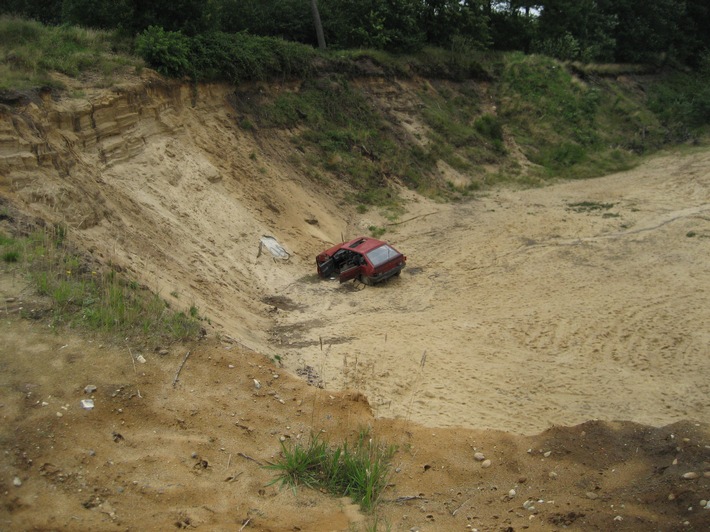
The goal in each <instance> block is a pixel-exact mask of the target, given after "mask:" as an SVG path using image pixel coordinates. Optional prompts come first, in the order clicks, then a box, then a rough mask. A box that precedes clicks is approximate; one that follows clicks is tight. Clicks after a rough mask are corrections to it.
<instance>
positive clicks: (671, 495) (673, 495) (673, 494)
mask: <svg viewBox="0 0 710 532" xmlns="http://www.w3.org/2000/svg"><path fill="white" fill-rule="evenodd" d="M668 500H669V501H674V500H675V493H669V494H668Z"/></svg>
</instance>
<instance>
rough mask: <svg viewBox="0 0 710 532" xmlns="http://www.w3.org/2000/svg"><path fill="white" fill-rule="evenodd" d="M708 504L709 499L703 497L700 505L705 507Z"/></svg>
mask: <svg viewBox="0 0 710 532" xmlns="http://www.w3.org/2000/svg"><path fill="white" fill-rule="evenodd" d="M707 505H708V501H706V500H705V499H703V500H702V501H700V506H702V507H705V506H707Z"/></svg>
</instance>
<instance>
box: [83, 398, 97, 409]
mask: <svg viewBox="0 0 710 532" xmlns="http://www.w3.org/2000/svg"><path fill="white" fill-rule="evenodd" d="M81 408H83V409H84V410H91V409H92V408H94V400H93V399H82V400H81Z"/></svg>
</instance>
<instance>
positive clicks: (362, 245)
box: [341, 236, 387, 253]
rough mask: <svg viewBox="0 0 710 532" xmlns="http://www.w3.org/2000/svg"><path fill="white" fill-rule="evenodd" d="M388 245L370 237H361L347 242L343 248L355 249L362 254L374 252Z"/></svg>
mask: <svg viewBox="0 0 710 532" xmlns="http://www.w3.org/2000/svg"><path fill="white" fill-rule="evenodd" d="M386 243H387V242H383V241H382V240H377V239H376V238H370V237H368V236H359V237H357V238H355V239H353V240H351V241H350V242H345V243H344V244H343V245H342V246H341V247H343V248H347V249H353V250H355V251H358V252H360V253H367V252H368V251H372V250H373V249H375V248H378V247H380V246H382V245H383V244H386Z"/></svg>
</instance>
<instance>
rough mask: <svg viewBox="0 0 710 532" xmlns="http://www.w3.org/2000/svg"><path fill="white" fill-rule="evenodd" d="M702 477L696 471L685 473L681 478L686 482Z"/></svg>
mask: <svg viewBox="0 0 710 532" xmlns="http://www.w3.org/2000/svg"><path fill="white" fill-rule="evenodd" d="M699 476H700V475H698V474H697V473H696V472H695V471H689V472H688V473H683V476H682V477H681V478H683V479H685V480H694V479H696V478H698V477H699Z"/></svg>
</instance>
